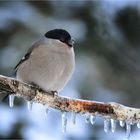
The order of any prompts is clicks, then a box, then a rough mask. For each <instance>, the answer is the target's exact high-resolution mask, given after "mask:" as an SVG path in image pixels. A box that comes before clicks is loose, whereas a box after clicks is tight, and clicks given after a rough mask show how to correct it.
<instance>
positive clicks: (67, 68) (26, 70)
mask: <svg viewBox="0 0 140 140" xmlns="http://www.w3.org/2000/svg"><path fill="white" fill-rule="evenodd" d="M74 69H75V54H74V40H73V39H72V37H71V35H70V34H69V32H68V31H66V30H64V29H53V30H50V31H48V32H46V33H45V34H44V36H43V37H41V38H40V39H39V40H38V41H36V42H35V43H34V44H33V45H32V46H31V47H30V48H29V49H28V51H27V53H26V54H25V56H24V57H22V59H21V60H20V61H19V62H18V64H17V65H16V67H15V68H14V70H15V72H16V79H17V80H19V81H21V82H24V83H27V84H30V85H35V86H38V87H39V88H41V89H42V90H44V91H52V93H54V92H55V93H57V94H59V93H60V92H61V91H62V90H63V88H64V87H65V86H66V84H67V83H68V81H69V80H70V78H71V76H72V74H73V72H74Z"/></svg>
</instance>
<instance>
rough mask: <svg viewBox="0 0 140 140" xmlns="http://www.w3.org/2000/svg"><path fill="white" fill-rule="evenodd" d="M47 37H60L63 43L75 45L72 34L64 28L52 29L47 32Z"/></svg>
mask: <svg viewBox="0 0 140 140" xmlns="http://www.w3.org/2000/svg"><path fill="white" fill-rule="evenodd" d="M45 37H47V38H51V39H58V40H60V41H61V42H63V43H66V44H67V45H68V46H70V47H73V43H74V42H73V41H72V39H71V35H70V34H69V33H68V32H67V31H66V30H64V29H54V30H50V31H48V32H47V33H46V34H45Z"/></svg>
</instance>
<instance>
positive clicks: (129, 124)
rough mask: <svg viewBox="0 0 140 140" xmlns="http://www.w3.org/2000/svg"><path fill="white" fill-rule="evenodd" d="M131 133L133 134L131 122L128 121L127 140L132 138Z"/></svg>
mask: <svg viewBox="0 0 140 140" xmlns="http://www.w3.org/2000/svg"><path fill="white" fill-rule="evenodd" d="M130 134H131V122H129V121H126V138H127V140H130Z"/></svg>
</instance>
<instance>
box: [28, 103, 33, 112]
mask: <svg viewBox="0 0 140 140" xmlns="http://www.w3.org/2000/svg"><path fill="white" fill-rule="evenodd" d="M32 106H33V102H32V101H27V108H28V110H29V111H31V110H32Z"/></svg>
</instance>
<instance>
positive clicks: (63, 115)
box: [61, 112, 67, 133]
mask: <svg viewBox="0 0 140 140" xmlns="http://www.w3.org/2000/svg"><path fill="white" fill-rule="evenodd" d="M61 118H62V132H63V133H65V132H66V129H67V113H66V112H62V114H61Z"/></svg>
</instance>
